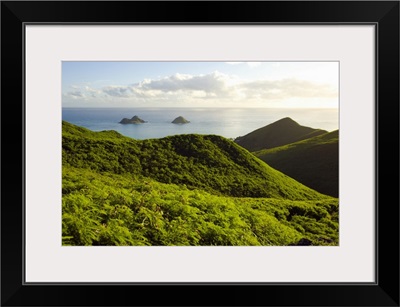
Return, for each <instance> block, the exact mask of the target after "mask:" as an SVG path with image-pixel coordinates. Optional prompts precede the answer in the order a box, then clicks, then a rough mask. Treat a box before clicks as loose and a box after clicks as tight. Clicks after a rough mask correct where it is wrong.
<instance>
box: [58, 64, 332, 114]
mask: <svg viewBox="0 0 400 307" xmlns="http://www.w3.org/2000/svg"><path fill="white" fill-rule="evenodd" d="M338 88H339V63H338V62H69V61H67V62H63V64H62V105H63V107H97V108H100V107H266V108H268V107H275V108H286V107H289V108H291V107H294V108H310V107H311V108H337V107H338V99H339V92H338Z"/></svg>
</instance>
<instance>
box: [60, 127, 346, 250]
mask: <svg viewBox="0 0 400 307" xmlns="http://www.w3.org/2000/svg"><path fill="white" fill-rule="evenodd" d="M62 127H63V138H62V161H63V171H62V172H63V174H62V175H63V178H62V195H63V197H62V235H63V239H62V242H63V245H221V246H225V245H243V246H248V245H263V246H266V245H296V244H298V242H300V241H301V240H304V239H306V240H309V242H311V243H312V244H313V245H337V244H338V200H337V199H336V198H332V197H329V196H326V195H323V194H320V193H318V192H316V191H314V190H312V189H310V188H307V187H305V186H304V185H302V184H300V183H298V182H297V181H295V180H294V179H292V178H290V177H288V176H286V175H284V174H282V173H281V172H279V171H277V170H275V169H273V168H271V167H269V166H268V165H267V164H265V163H264V162H263V161H261V160H259V159H258V158H256V157H255V156H254V155H252V154H251V153H249V152H248V151H247V150H245V149H243V148H241V147H240V146H238V145H237V144H235V143H234V142H232V141H230V140H227V139H225V138H223V137H220V136H215V135H207V136H203V135H177V136H171V137H167V138H163V139H152V140H143V141H138V140H134V139H131V138H127V137H124V136H122V135H120V134H119V133H117V132H115V131H103V132H92V131H90V130H87V129H85V128H81V127H77V126H74V125H72V124H69V123H67V122H63V126H62Z"/></svg>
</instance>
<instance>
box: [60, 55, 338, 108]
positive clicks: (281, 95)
mask: <svg viewBox="0 0 400 307" xmlns="http://www.w3.org/2000/svg"><path fill="white" fill-rule="evenodd" d="M245 63H248V62H245ZM337 97H338V90H337V86H336V87H335V86H332V85H329V84H322V83H316V82H312V81H307V80H301V79H297V78H285V79H278V80H253V81H252V80H243V79H239V78H238V77H235V76H231V75H226V74H222V73H219V72H213V73H210V74H204V75H189V74H174V75H171V76H167V77H163V78H158V79H144V80H142V81H141V82H138V83H135V84H131V85H110V86H105V87H102V88H92V87H89V86H82V87H80V88H78V87H76V88H73V90H72V91H70V92H67V93H66V94H64V95H63V102H65V103H68V102H71V101H72V102H73V101H75V102H76V101H78V100H79V99H81V100H83V101H89V102H90V101H92V102H93V103H98V102H100V101H102V102H104V103H108V104H112V103H122V104H127V103H138V104H141V105H143V106H145V105H149V104H153V105H157V104H158V105H167V106H171V105H176V104H179V105H180V106H182V104H183V103H185V104H188V105H190V104H192V105H193V104H198V105H202V104H207V105H210V106H212V105H213V104H214V105H215V104H223V103H229V104H238V105H240V104H241V105H259V106H260V105H261V106H265V107H268V106H269V103H272V102H273V103H275V104H276V103H278V102H279V101H281V102H283V101H285V100H288V99H291V100H292V101H295V100H301V99H303V100H307V99H309V100H311V99H314V100H315V99H321V101H326V100H329V99H331V100H332V101H333V100H334V101H337Z"/></svg>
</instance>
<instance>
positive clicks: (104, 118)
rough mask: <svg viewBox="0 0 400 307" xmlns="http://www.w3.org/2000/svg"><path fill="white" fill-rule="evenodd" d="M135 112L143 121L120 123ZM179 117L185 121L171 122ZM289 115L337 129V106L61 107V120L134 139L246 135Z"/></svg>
mask: <svg viewBox="0 0 400 307" xmlns="http://www.w3.org/2000/svg"><path fill="white" fill-rule="evenodd" d="M135 115H137V116H138V117H140V118H141V119H143V120H145V121H147V122H146V123H143V124H125V125H124V124H120V123H119V122H120V121H121V119H122V118H124V117H126V118H132V117H133V116H135ZM178 116H183V117H184V118H185V119H187V120H189V121H190V123H188V124H172V123H171V122H172V121H173V120H174V119H175V118H176V117H178ZM285 117H290V118H291V119H293V120H294V121H296V122H297V123H298V124H300V125H302V126H307V127H311V128H319V129H324V130H327V131H333V130H336V129H338V128H339V113H338V109H293V108H291V109H288V108H285V109H276V108H274V109H273V108H268V109H257V108H237V109H235V108H223V109H222V108H115V109H112V108H63V109H62V119H63V120H65V121H67V122H70V123H72V124H75V125H78V126H82V127H85V128H88V129H90V130H92V131H103V130H115V131H118V132H119V133H121V134H123V135H125V136H128V137H131V138H134V139H140V140H142V139H151V138H162V137H165V136H169V135H175V134H189V133H197V134H216V135H221V136H224V137H226V138H232V139H234V138H236V137H239V136H243V135H246V134H247V133H250V132H252V131H254V130H256V129H258V128H261V127H264V126H266V125H269V124H271V123H273V122H275V121H277V120H280V119H282V118H285Z"/></svg>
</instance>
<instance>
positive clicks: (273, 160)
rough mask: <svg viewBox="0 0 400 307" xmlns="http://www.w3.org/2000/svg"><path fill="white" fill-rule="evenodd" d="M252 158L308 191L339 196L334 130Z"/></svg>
mask: <svg viewBox="0 0 400 307" xmlns="http://www.w3.org/2000/svg"><path fill="white" fill-rule="evenodd" d="M254 154H255V155H256V156H257V157H259V158H260V159H261V160H263V161H265V162H266V163H268V164H269V165H270V166H272V167H273V168H275V169H277V170H279V171H281V172H283V173H285V174H287V175H289V176H290V177H292V178H294V179H296V180H298V181H299V182H301V183H303V184H305V185H306V186H308V187H311V188H312V189H315V190H317V191H319V192H321V193H324V194H327V195H331V196H333V197H338V196H339V131H338V130H336V131H333V132H330V133H325V134H323V135H319V136H316V137H313V138H309V139H306V140H303V141H300V142H295V143H292V144H288V145H284V146H280V147H275V148H271V149H265V150H260V151H256V152H254Z"/></svg>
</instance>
